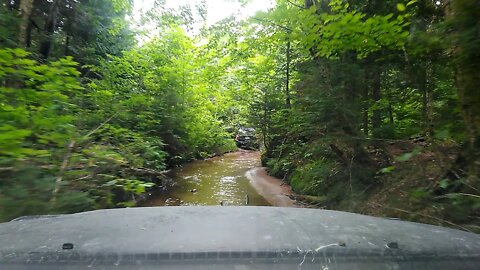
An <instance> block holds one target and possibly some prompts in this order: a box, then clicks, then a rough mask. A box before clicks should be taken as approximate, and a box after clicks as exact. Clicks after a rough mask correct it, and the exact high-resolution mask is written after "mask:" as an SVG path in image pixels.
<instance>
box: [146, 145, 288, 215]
mask: <svg viewBox="0 0 480 270" xmlns="http://www.w3.org/2000/svg"><path fill="white" fill-rule="evenodd" d="M170 176H171V177H172V179H173V182H174V183H175V184H174V185H173V186H172V187H170V188H168V189H167V190H162V191H158V192H155V193H154V194H152V196H151V197H150V198H149V199H148V200H147V201H146V202H145V203H144V204H143V206H165V205H258V206H269V205H271V206H288V207H295V206H296V204H295V201H294V200H292V199H290V197H288V195H290V194H291V189H290V187H289V186H287V185H282V181H281V180H279V179H277V178H274V177H271V176H269V175H268V174H267V173H266V171H265V169H264V168H262V167H260V153H259V152H257V151H245V150H239V151H237V152H233V153H228V154H225V155H223V156H219V157H213V158H209V159H206V160H199V161H194V162H191V163H188V164H186V165H184V166H182V167H180V168H177V169H175V170H173V171H172V172H171V175H170Z"/></svg>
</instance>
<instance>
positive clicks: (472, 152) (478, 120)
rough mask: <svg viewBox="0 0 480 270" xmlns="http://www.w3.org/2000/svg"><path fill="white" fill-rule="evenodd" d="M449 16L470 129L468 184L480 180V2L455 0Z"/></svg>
mask: <svg viewBox="0 0 480 270" xmlns="http://www.w3.org/2000/svg"><path fill="white" fill-rule="evenodd" d="M447 16H449V19H450V21H451V25H452V26H453V31H452V37H453V41H454V44H453V47H452V55H453V57H454V63H456V66H455V83H456V86H457V91H458V96H459V100H460V106H461V110H462V115H463V119H464V120H465V126H466V129H467V130H466V131H467V139H468V140H467V142H466V145H465V147H464V148H463V149H464V150H463V152H462V154H461V155H463V160H464V164H463V167H464V168H463V170H464V171H465V172H466V173H467V175H468V183H467V184H468V185H470V186H478V183H479V182H480V91H479V85H480V72H479V70H480V24H479V23H478V18H480V2H479V1H478V0H455V1H450V2H449V4H448V5H447Z"/></svg>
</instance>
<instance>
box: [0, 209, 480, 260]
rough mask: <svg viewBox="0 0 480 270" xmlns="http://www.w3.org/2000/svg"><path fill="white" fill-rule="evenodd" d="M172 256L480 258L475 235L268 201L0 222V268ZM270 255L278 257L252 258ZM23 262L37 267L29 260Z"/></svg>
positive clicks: (190, 258) (323, 258) (157, 258)
mask: <svg viewBox="0 0 480 270" xmlns="http://www.w3.org/2000/svg"><path fill="white" fill-rule="evenodd" d="M65 248H66V249H65ZM175 261H176V262H178V263H180V265H183V266H185V267H186V268H179V269H191V268H192V267H193V266H195V267H194V268H198V269H217V268H215V267H213V266H212V265H216V266H218V267H220V266H222V268H218V269H230V268H231V267H233V266H234V265H237V266H238V265H243V266H245V267H247V268H241V269H292V268H291V267H293V266H295V268H297V267H298V266H300V267H301V268H302V269H322V268H318V267H319V265H317V264H321V265H329V268H328V269H352V268H351V267H352V265H357V266H359V267H360V268H358V269H386V267H388V268H391V269H396V268H398V267H400V268H399V269H433V268H437V269H475V268H474V267H476V266H478V265H480V235H477V234H473V233H468V232H463V231H459V230H454V229H449V228H443V227H437V226H431V225H425V224H417V223H412V222H404V221H398V220H390V219H385V218H376V217H370V216H364V215H359V214H352V213H345V212H337V211H328V210H318V209H295V208H276V207H207V206H201V207H199V206H181V207H145V208H127V209H111V210H98V211H92V212H85V213H78V214H71V215H59V216H46V217H42V216H40V217H36V218H20V219H17V220H14V221H11V222H7V223H2V224H0V269H9V268H12V269H41V268H39V267H40V266H44V267H49V268H45V269H56V268H52V267H54V266H56V265H61V266H62V267H60V268H58V269H80V268H81V266H84V265H86V264H88V265H90V268H91V267H94V269H95V267H97V268H98V269H110V268H109V267H110V266H112V267H113V266H116V267H119V266H125V265H127V266H128V267H132V266H135V267H133V268H128V267H127V268H125V269H154V268H149V266H152V265H158V264H162V265H164V266H165V263H167V262H168V263H167V264H166V265H169V266H173V265H176V263H172V262H175ZM186 262H192V264H188V267H187V265H185V263H186ZM193 262H194V263H193ZM233 262H234V264H232V263H233ZM271 263H274V264H276V265H277V266H275V267H270V268H261V267H260V266H261V265H269V264H271ZM32 265H36V268H28V267H30V266H32ZM202 265H203V266H205V267H207V266H209V267H207V268H201V266H202ZM362 265H364V266H365V267H367V266H368V268H362V267H361V266H362ZM7 266H8V267H9V268H5V267H7ZM67 266H68V267H70V268H67ZM230 266H231V267H230ZM283 266H285V267H286V268H282V267H283ZM287 266H288V267H287ZM452 266H455V267H454V268H451V267H452ZM15 267H24V268H15ZM25 267H26V268H25ZM75 267H80V268H75ZM229 267H230V268H229ZM258 267H260V268H258ZM412 267H413V268H412ZM445 267H446V268H445ZM42 269H43V268H42ZM116 269H118V268H116ZM167 269H170V268H167ZM232 269H237V268H232Z"/></svg>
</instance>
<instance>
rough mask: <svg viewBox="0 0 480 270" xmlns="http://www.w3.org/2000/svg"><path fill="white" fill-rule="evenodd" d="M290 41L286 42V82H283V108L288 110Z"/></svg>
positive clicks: (289, 105)
mask: <svg viewBox="0 0 480 270" xmlns="http://www.w3.org/2000/svg"><path fill="white" fill-rule="evenodd" d="M290 46H291V44H290V40H288V41H287V52H286V53H287V68H286V74H285V75H286V80H285V106H286V107H287V109H290V107H291V101H290V99H291V98H290V61H291V60H290V58H291V56H290Z"/></svg>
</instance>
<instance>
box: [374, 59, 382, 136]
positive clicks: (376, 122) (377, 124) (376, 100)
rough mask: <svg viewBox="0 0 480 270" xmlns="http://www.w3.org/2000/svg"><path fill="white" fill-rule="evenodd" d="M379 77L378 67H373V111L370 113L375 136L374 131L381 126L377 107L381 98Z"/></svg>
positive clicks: (379, 112)
mask: <svg viewBox="0 0 480 270" xmlns="http://www.w3.org/2000/svg"><path fill="white" fill-rule="evenodd" d="M380 75H381V70H380V68H379V67H378V66H375V67H374V68H373V73H372V100H373V106H375V108H374V109H373V112H372V131H373V133H374V135H375V131H376V130H378V129H379V128H380V126H381V124H382V116H381V110H380V108H378V107H379V104H378V103H379V102H380V99H381V98H382V96H381V89H380V88H381V82H380Z"/></svg>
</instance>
